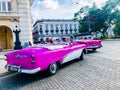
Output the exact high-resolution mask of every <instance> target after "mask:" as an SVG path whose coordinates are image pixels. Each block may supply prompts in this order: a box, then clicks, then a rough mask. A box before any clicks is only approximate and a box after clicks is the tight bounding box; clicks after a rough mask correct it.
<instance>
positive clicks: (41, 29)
mask: <svg viewBox="0 0 120 90" xmlns="http://www.w3.org/2000/svg"><path fill="white" fill-rule="evenodd" d="M42 33H43V31H42V25H40V34H41V35H42Z"/></svg>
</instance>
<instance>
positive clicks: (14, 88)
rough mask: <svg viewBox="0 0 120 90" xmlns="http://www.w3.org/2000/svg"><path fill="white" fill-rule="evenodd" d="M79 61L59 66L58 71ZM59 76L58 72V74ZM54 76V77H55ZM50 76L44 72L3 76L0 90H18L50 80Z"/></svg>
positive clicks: (0, 79)
mask: <svg viewBox="0 0 120 90" xmlns="http://www.w3.org/2000/svg"><path fill="white" fill-rule="evenodd" d="M78 62H79V60H78V59H75V60H73V61H70V62H68V63H66V64H63V65H62V66H60V69H64V68H67V67H68V66H69V65H72V64H75V63H78ZM57 74H59V71H58V73H57ZM57 74H56V75H57ZM50 77H51V76H50V75H49V74H48V73H47V72H46V71H41V72H39V73H36V74H23V73H11V75H10V74H9V75H7V74H6V75H4V76H3V77H0V83H1V85H0V88H2V90H9V89H10V90H19V89H21V88H22V87H24V86H26V85H29V84H31V83H34V82H37V81H40V80H44V79H45V80H46V79H48V78H50Z"/></svg>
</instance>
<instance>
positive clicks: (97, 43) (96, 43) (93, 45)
mask: <svg viewBox="0 0 120 90" xmlns="http://www.w3.org/2000/svg"><path fill="white" fill-rule="evenodd" d="M75 42H78V43H79V44H85V45H86V49H88V50H89V49H92V50H93V51H95V50H96V49H98V48H101V47H102V42H101V40H76V41H75Z"/></svg>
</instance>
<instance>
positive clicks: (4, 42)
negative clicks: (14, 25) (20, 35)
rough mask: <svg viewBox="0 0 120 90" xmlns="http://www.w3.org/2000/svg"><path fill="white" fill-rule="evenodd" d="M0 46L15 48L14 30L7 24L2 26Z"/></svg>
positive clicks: (0, 29)
mask: <svg viewBox="0 0 120 90" xmlns="http://www.w3.org/2000/svg"><path fill="white" fill-rule="evenodd" d="M0 47H1V48H2V49H3V50H4V49H13V36H12V30H11V29H10V28H9V27H7V26H0Z"/></svg>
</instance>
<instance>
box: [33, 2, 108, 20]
mask: <svg viewBox="0 0 120 90" xmlns="http://www.w3.org/2000/svg"><path fill="white" fill-rule="evenodd" d="M106 1H107V0H34V2H33V5H32V6H31V14H32V18H33V21H36V20H37V19H72V18H73V17H74V13H76V12H77V11H79V9H80V7H82V6H85V5H89V6H91V5H92V4H93V3H94V2H95V3H96V5H97V6H98V7H102V5H104V3H105V2H106Z"/></svg>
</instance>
